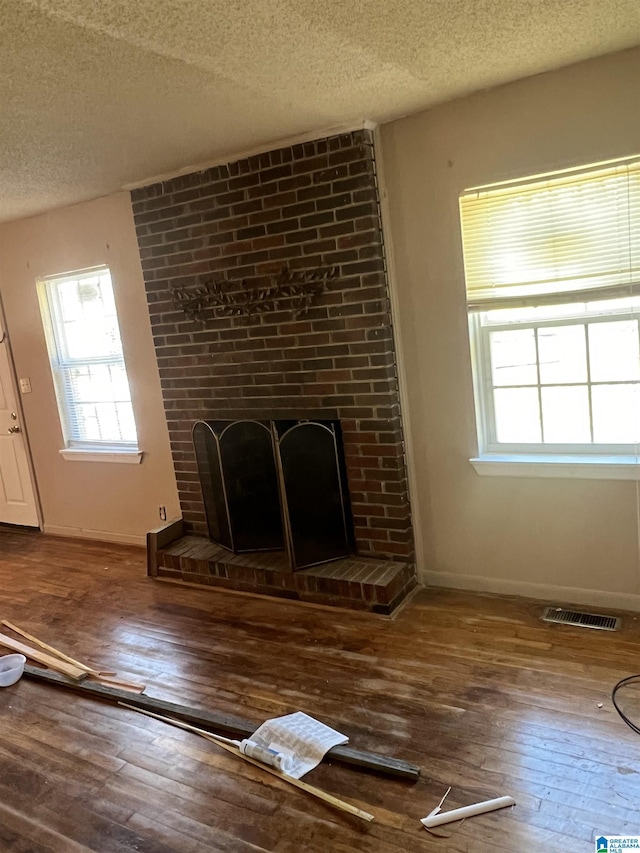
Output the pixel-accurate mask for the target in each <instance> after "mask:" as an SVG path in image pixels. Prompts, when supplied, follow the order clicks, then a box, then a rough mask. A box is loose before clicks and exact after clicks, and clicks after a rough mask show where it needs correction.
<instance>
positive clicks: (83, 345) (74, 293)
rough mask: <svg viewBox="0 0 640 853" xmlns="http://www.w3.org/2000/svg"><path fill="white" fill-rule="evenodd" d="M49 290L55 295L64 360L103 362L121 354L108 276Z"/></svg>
mask: <svg viewBox="0 0 640 853" xmlns="http://www.w3.org/2000/svg"><path fill="white" fill-rule="evenodd" d="M50 286H51V287H52V288H54V289H55V291H56V293H57V306H58V312H57V313H59V317H58V335H59V337H60V342H61V344H62V349H63V355H64V357H65V358H68V359H88V358H104V357H105V356H110V355H118V353H120V352H121V351H122V344H121V342H120V330H119V329H118V319H117V316H116V311H115V303H114V301H113V288H112V286H111V278H110V276H109V273H108V272H105V273H103V274H101V275H99V276H90V277H86V278H81V279H79V280H74V279H65V280H63V281H58V282H52V283H51V285H50Z"/></svg>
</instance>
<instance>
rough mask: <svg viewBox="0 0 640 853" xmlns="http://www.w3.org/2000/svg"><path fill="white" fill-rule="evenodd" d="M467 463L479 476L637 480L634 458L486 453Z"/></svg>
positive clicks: (639, 461) (638, 463) (639, 467)
mask: <svg viewBox="0 0 640 853" xmlns="http://www.w3.org/2000/svg"><path fill="white" fill-rule="evenodd" d="M469 462H470V463H471V464H472V465H473V467H474V469H475V471H476V473H477V474H479V475H480V476H481V477H532V478H535V479H539V478H547V477H548V478H563V479H575V480H640V458H639V457H637V456H617V457H612V456H591V457H589V456H578V455H575V456H574V455H567V456H556V455H554V456H544V455H542V454H536V455H535V456H528V455H527V454H516V453H513V454H499V453H490V454H485V455H482V456H476V457H472V458H471V459H470V460H469Z"/></svg>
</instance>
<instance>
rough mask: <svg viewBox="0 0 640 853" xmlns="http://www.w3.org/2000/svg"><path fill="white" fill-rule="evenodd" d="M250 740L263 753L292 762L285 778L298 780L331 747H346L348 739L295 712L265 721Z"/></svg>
mask: <svg viewBox="0 0 640 853" xmlns="http://www.w3.org/2000/svg"><path fill="white" fill-rule="evenodd" d="M251 740H252V741H253V743H257V744H258V745H259V746H262V747H264V748H265V749H269V750H273V751H274V752H277V753H281V754H282V755H286V756H290V757H291V759H292V761H291V764H290V765H289V768H288V770H287V775H288V776H292V777H293V778H294V779H300V778H301V777H302V776H304V774H305V773H308V772H309V771H310V770H313V768H314V767H317V766H318V764H320V762H321V761H322V759H323V757H324V755H325V754H326V753H327V752H328V751H329V750H330V749H331V747H332V746H337V745H338V744H339V743H347V741H348V740H349V738H348V737H347V736H346V735H343V734H340V732H337V731H336V730H335V729H332V728H330V727H329V726H325V724H324V723H321V722H319V721H318V720H314V718H313V717H310V716H309V715H308V714H305V713H303V712H302V711H296V713H295V714H287V715H286V716H284V717H274V719H273V720H266V721H265V722H264V723H263V724H262V725H261V726H260V727H259V728H258V729H256V730H255V732H254V733H253V734H252V735H251ZM287 763H288V762H287ZM288 764H289V763H288Z"/></svg>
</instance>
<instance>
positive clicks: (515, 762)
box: [0, 531, 640, 853]
mask: <svg viewBox="0 0 640 853" xmlns="http://www.w3.org/2000/svg"><path fill="white" fill-rule="evenodd" d="M0 605H1V606H0V618H4V619H9V620H10V621H12V622H14V623H16V624H17V625H19V626H21V627H23V628H25V629H26V630H27V631H30V632H31V633H34V634H35V635H37V636H40V637H42V638H43V639H45V640H46V641H48V642H49V643H51V644H52V645H54V646H57V647H58V648H61V649H63V650H65V651H66V652H67V653H68V654H71V655H72V656H74V657H78V658H81V659H85V660H86V659H90V660H91V661H96V662H98V663H100V664H102V665H103V666H108V667H109V668H113V669H116V670H118V672H119V673H120V674H122V675H123V676H129V677H130V678H131V680H134V681H138V680H142V681H145V682H146V683H147V684H148V688H147V693H148V694H149V695H152V696H156V697H158V698H161V699H166V700H169V701H173V702H180V703H182V704H188V705H192V706H196V707H203V708H211V709H215V710H218V711H221V712H227V713H233V714H235V715H237V716H241V717H246V718H248V719H251V720H255V723H256V725H257V724H258V723H260V722H261V721H262V720H264V719H265V718H267V717H271V716H276V715H280V714H284V713H288V712H290V711H294V710H304V711H306V712H307V713H309V714H311V715H314V716H317V717H318V718H319V719H321V720H323V721H324V722H327V723H329V724H330V725H333V726H334V727H335V728H337V729H339V730H341V731H343V732H344V733H345V734H348V735H349V737H350V743H351V745H352V746H354V747H358V748H360V749H364V750H370V751H374V752H383V753H387V754H389V755H394V756H397V757H399V758H405V759H407V760H408V761H411V762H414V763H416V764H419V765H420V766H421V767H422V769H423V775H422V778H421V779H420V781H419V782H417V783H416V784H413V785H412V784H408V783H405V782H402V781H397V780H394V779H388V778H383V777H378V776H374V775H372V774H369V773H366V772H362V771H358V770H355V769H351V768H350V767H347V766H343V765H338V764H332V765H329V764H324V763H323V764H322V765H321V766H320V767H318V768H317V769H316V770H314V771H313V772H311V773H310V774H309V775H308V776H306V777H305V781H308V782H309V783H310V784H313V785H316V786H318V787H320V788H323V789H325V790H327V791H329V792H330V793H332V794H335V795H336V796H339V797H344V798H347V799H349V800H351V801H352V802H353V803H354V804H356V805H358V806H359V807H361V808H363V809H365V810H367V811H370V812H372V813H373V814H374V815H375V818H376V819H375V822H374V823H371V824H366V823H364V822H362V821H359V820H358V819H357V818H355V817H350V816H348V815H344V814H342V813H340V812H337V811H335V810H333V809H332V808H330V807H329V806H327V805H325V804H323V803H321V802H319V801H316V800H314V799H312V798H311V797H309V796H307V795H305V794H304V793H302V792H298V791H295V790H293V789H291V788H289V787H287V786H285V785H283V784H282V783H280V782H279V781H277V780H273V779H272V778H271V777H268V776H267V775H266V774H262V773H261V771H259V770H256V769H254V768H253V767H251V766H249V765H247V764H244V763H243V762H240V761H238V760H237V759H236V758H235V757H234V756H230V755H228V754H226V753H224V752H222V751H220V750H219V749H217V748H216V747H215V746H214V745H213V744H210V743H208V742H207V741H205V740H203V739H201V738H198V737H197V736H196V735H193V734H191V733H188V732H184V731H180V730H178V729H175V728H172V727H169V726H167V725H165V724H164V723H161V722H159V721H156V720H151V719H148V718H145V717H142V716H140V715H137V714H134V713H133V712H130V711H127V710H126V709H124V708H119V707H114V706H111V705H108V704H104V703H101V702H98V701H95V700H90V699H86V698H84V697H81V696H78V695H76V694H73V693H70V692H67V691H64V690H58V689H55V688H53V687H50V686H47V685H43V684H39V683H36V682H34V681H30V680H27V679H26V678H23V679H22V680H21V681H19V682H18V683H17V684H16V685H14V686H13V687H10V688H6V689H2V690H0V851H3V852H4V851H19V853H49V851H55V853H67V851H69V853H74V852H75V851H85V850H94V851H100V853H111V851H133V850H135V851H142V853H200V851H225V853H235V852H236V851H261V850H266V851H277V853H298V851H318V853H334V851H335V853H347V852H348V851H367V853H369V851H372V853H400V851H402V853H414V851H447V853H449V851H450V853H488V851H502V853H529V851H534V850H545V851H554V853H555V851H557V853H561V851H563V853H564V851H567V853H582V851H585V853H586V851H589V852H591V851H593V849H594V844H593V839H594V838H595V837H596V835H600V834H623V833H628V834H639V833H640V811H639V809H638V802H639V797H640V775H639V771H640V765H639V762H638V756H639V755H640V737H638V736H637V735H635V734H634V733H633V732H632V731H631V730H630V729H628V728H627V727H626V726H625V725H624V724H623V723H622V721H621V720H620V719H619V718H618V716H617V715H616V713H615V711H614V710H613V708H612V705H611V702H610V699H609V695H610V690H611V687H612V686H613V684H614V683H615V682H616V681H617V680H618V679H619V678H622V677H623V676H626V675H631V674H633V673H636V672H640V616H638V617H636V616H634V615H633V614H625V617H624V623H623V630H622V631H621V632H620V633H606V632H597V631H589V630H586V629H579V628H571V627H566V626H549V625H546V624H544V623H542V622H541V621H540V619H539V616H540V606H539V605H537V604H536V603H535V602H531V601H524V600H515V599H507V598H498V597H482V596H476V595H471V594H463V593H457V592H449V591H442V590H425V591H421V592H420V593H418V595H416V596H415V597H414V598H413V599H412V600H411V601H410V603H409V604H408V605H407V606H406V607H405V609H404V610H403V611H401V612H400V613H399V614H398V615H397V617H396V618H395V619H394V620H389V619H388V618H385V617H380V616H375V615H371V614H363V613H357V612H348V611H338V610H328V609H321V608H314V607H309V606H304V605H300V604H296V603H289V602H285V601H280V600H276V599H259V598H251V597H246V596H241V595H237V594H233V593H227V592H222V591H216V590H202V591H200V590H198V589H190V588H183V587H178V586H175V585H170V584H163V583H160V582H157V581H153V580H151V579H149V578H147V577H146V575H145V555H144V553H143V551H142V550H140V549H136V548H130V547H123V546H111V545H106V544H95V543H87V542H80V541H74V540H62V539H56V538H53V537H46V536H42V535H34V534H28V533H22V532H8V531H0ZM634 691H635V694H634ZM639 697H640V687H637V688H629V689H627V690H625V691H623V694H622V696H621V702H623V703H624V707H625V708H626V709H627V711H628V713H630V714H631V715H634V718H635V719H636V720H638V721H640V701H639ZM600 705H602V707H600ZM449 785H451V786H452V790H451V794H450V795H449V797H448V799H447V802H446V804H445V808H452V807H455V806H459V805H466V804H468V803H471V802H475V801H478V800H482V799H488V798H491V797H495V796H500V795H503V794H510V795H512V796H513V797H515V799H516V802H517V806H516V807H515V808H514V809H509V810H505V811H502V812H495V813H493V814H489V815H483V816H480V817H476V818H472V819H470V820H467V821H466V822H464V823H463V824H462V825H460V826H458V827H456V826H455V825H450V826H447V827H443V828H442V829H443V834H449V833H452V834H451V835H450V837H449V838H448V839H446V840H445V839H442V838H435V837H434V836H432V835H430V834H429V833H427V831H426V830H425V829H423V828H422V826H421V824H420V823H419V819H420V818H421V817H424V816H425V815H426V814H427V813H428V812H429V811H431V809H432V808H434V806H435V805H436V804H437V803H438V801H439V800H440V798H441V797H442V795H443V794H444V792H445V790H446V789H447V788H448V787H449Z"/></svg>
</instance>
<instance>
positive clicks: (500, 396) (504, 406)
mask: <svg viewBox="0 0 640 853" xmlns="http://www.w3.org/2000/svg"><path fill="white" fill-rule="evenodd" d="M493 396H494V403H495V418H496V437H497V440H498V441H500V442H509V443H511V442H526V443H537V442H540V441H542V432H541V429H540V407H539V404H538V391H537V389H536V388H496V390H495V391H494V392H493Z"/></svg>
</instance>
